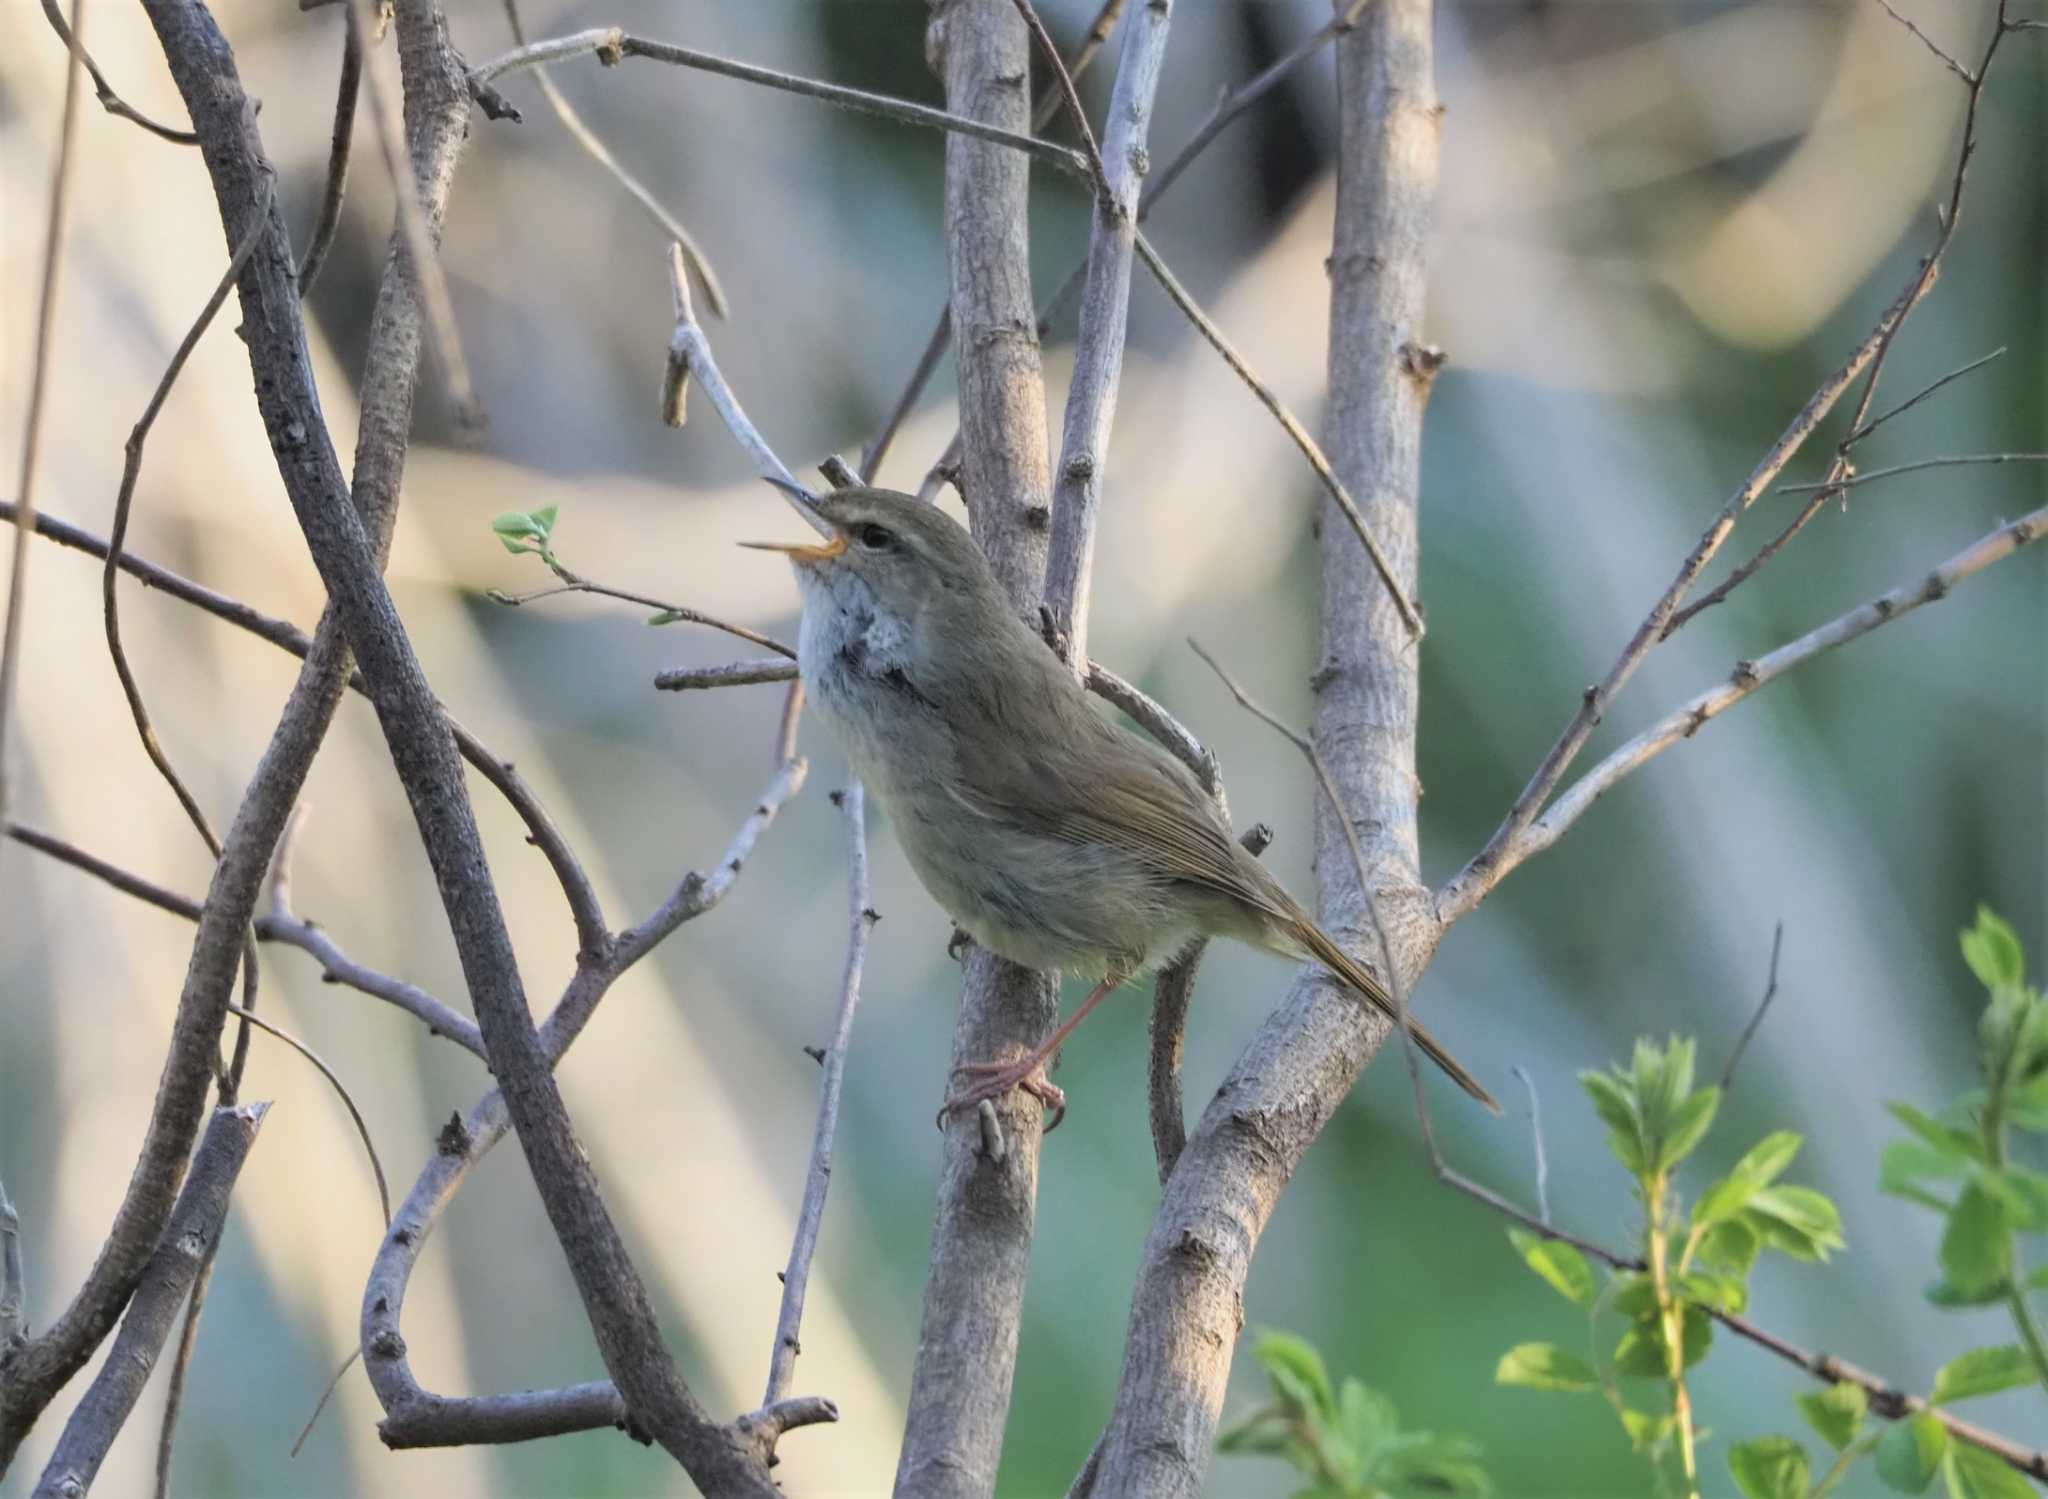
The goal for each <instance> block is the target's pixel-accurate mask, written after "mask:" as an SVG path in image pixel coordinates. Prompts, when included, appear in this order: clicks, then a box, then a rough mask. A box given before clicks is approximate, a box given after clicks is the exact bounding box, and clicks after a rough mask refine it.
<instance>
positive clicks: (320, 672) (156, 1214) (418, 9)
mask: <svg viewBox="0 0 2048 1499" xmlns="http://www.w3.org/2000/svg"><path fill="white" fill-rule="evenodd" d="M397 23H398V51H399V61H400V65H401V67H402V68H403V69H404V70H405V76H406V99H407V111H408V121H407V124H408V131H407V133H408V135H409V137H410V138H411V148H412V156H413V170H414V172H415V174H416V175H417V176H418V178H419V181H420V184H421V197H422V200H423V204H424V206H425V208H426V210H427V217H428V222H429V223H430V224H431V225H432V227H433V229H434V231H435V232H436V233H437V234H438V232H439V229H440V225H441V219H442V215H443V212H444V211H445V209H446V207H447V202H448V189H449V185H450V183H451V181H452V180H453V177H454V172H455V164H456V161H457V159H458V157H459V155H460V153H461V149H462V143H463V140H464V138H465V133H466V129H467V120H468V114H469V92H468V86H467V80H466V79H465V78H464V77H463V76H462V73H461V69H460V63H459V61H450V60H451V59H453V58H454V54H453V52H452V51H451V50H450V49H449V47H448V43H447V25H446V21H445V20H444V19H443V17H442V16H441V14H440V11H439V10H438V8H436V7H434V6H431V5H427V4H419V3H415V4H406V5H401V6H400V7H399V10H398V16H397ZM271 213H272V217H273V220H274V221H275V222H274V223H273V225H272V227H271V229H270V230H269V231H267V232H268V234H269V236H270V237H272V238H273V239H275V240H276V241H277V242H278V243H281V244H287V245H288V244H289V242H290V241H289V238H288V236H287V234H286V231H285V228H284V224H283V220H282V218H281V217H280V216H279V214H280V210H279V209H278V208H277V207H276V206H275V205H273V207H272V210H271ZM234 243H238V241H235V240H233V239H232V238H231V239H230V244H231V245H232V244H234ZM402 253H403V252H402V250H401V249H400V248H399V246H398V244H397V237H396V236H395V235H394V237H393V250H392V264H391V266H390V267H389V269H388V270H387V274H386V275H385V277H384V282H383V285H382V287H381V289H380V290H379V293H378V298H377V307H376V311H375V313H374V314H373V316H372V320H371V325H370V338H369V355H368V359H367V361H366V363H365V366H364V371H363V399H362V425H361V429H360V431H359V433H358V438H357V448H356V484H355V487H354V500H355V504H356V506H357V508H358V509H359V511H360V512H361V514H362V516H363V519H364V523H365V524H366V525H367V526H368V527H369V529H370V531H371V534H372V535H373V536H374V538H375V540H376V545H377V551H378V555H379V556H380V557H381V556H382V555H383V554H384V551H385V550H386V549H387V548H388V546H389V544H390V538H391V528H392V525H393V524H394V522H395V520H396V517H397V508H398V491H399V483H400V480H401V478H402V477H403V474H404V472H405V455H406V444H407V440H408V437H409V435H410V430H411V426H412V408H413V397H414V393H415V391H416V389H417V386H418V377H419V352H420V325H419V313H418V308H417V302H416V298H415V294H414V289H413V279H412V277H411V274H410V267H409V266H407V267H406V268H405V274H394V273H393V272H396V271H398V270H399V269H400V264H399V259H400V256H401V255H402ZM352 667H353V662H352V659H351V657H350V655H349V651H348V646H347V643H346V642H345V641H344V639H343V638H342V633H341V629H340V627H339V624H338V622H337V621H336V620H335V619H334V618H333V617H332V611H331V610H330V611H328V613H326V614H323V615H322V617H321V621H320V628H319V630H318V631H317V632H316V635H315V639H314V644H313V649H312V652H311V653H310V654H309V655H308V657H307V660H306V665H305V667H304V669H303V670H302V671H301V672H300V673H299V678H298V681H297V682H296V683H294V685H293V687H292V692H291V696H290V698H289V699H288V700H287V702H286V705H285V709H284V712H283V714H282V715H281V716H280V718H279V721H278V726H277V729H276V730H275V732H274V733H273V734H272V735H271V740H270V744H269V746H268V747H267V748H266V749H265V751H264V754H263V758H262V760H261V761H259V762H258V764H257V767H256V772H255V774H254V776H253V777H252V778H251V780H250V783H249V788H248V790H247V791H246V792H245V793H244V794H243V798H242V802H241V804H240V806H239V808H238V809H237V811H236V814H235V820H234V824H233V826H232V827H231V828H230V829H229V832H228V837H227V840H226V844H225V846H224V848H223V852H222V856H221V859H220V861H219V862H218V863H217V864H216V866H215V868H214V875H213V881H212V884H211V886H210V888H209V889H208V891H207V898H206V908H205V910H204V911H203V912H202V913H201V915H200V921H199V930H198V932H197V933H196V934H195V935H194V937H193V942H192V958H191V961H190V964H189V965H188V967H187V969H186V974H185V981H184V987H183V989H182V990H181V992H180V995H179V1000H178V1012H177V1019H176V1021H175V1022H174V1024H173V1027H172V1033H171V1046H170V1050H169V1054H168V1056H167V1057H166V1059H165V1063H164V1072H163V1077H162V1079H161V1081H160V1082H159V1083H158V1084H157V1099H156V1104H155V1107H154V1109H153V1110H152V1112H151V1115H150V1124H149V1129H148V1132H147V1134H146V1135H145V1137H144V1140H143V1146H142V1150H141V1152H140V1154H139V1155H138V1157H137V1160H136V1166H135V1172H134V1175H133V1176H132V1177H131V1179H130V1181H129V1186H128V1191H127V1193H126V1194H125V1195H124V1196H123V1198H122V1201H121V1206H120V1208H119V1209H118V1210H117V1212H116V1214H115V1218H114V1223H113V1226H112V1228H111V1229H110V1230H109V1231H108V1235H107V1239H106V1241H105V1243H104V1244H103V1245H102V1247H101V1250H100V1253H99V1256H98V1258H97V1259H96V1260H95V1261H94V1264H93V1267H92V1270H91V1272H90V1273H89V1274H88V1275H87V1277H86V1281H85V1284H84V1286H83V1287H82V1288H81V1289H80V1291H79V1293H78V1295H77V1296H76V1297H75V1298H73V1300H72V1303H71V1305H70V1306H69V1307H68V1308H66V1310H65V1312H64V1313H63V1315H62V1316H61V1317H60V1318H59V1319H58V1320H57V1321H56V1322H55V1323H53V1324H52V1326H51V1327H50V1329H49V1331H48V1332H47V1333H45V1334H44V1335H43V1336H42V1337H39V1338H36V1339H33V1340H31V1341H30V1342H29V1343H27V1344H25V1345H24V1346H23V1347H22V1348H21V1349H20V1350H19V1351H18V1354H17V1356H16V1357H15V1358H14V1359H12V1360H9V1361H8V1362H7V1364H6V1366H5V1367H4V1368H0V1472H4V1471H5V1470H6V1468H7V1465H8V1462H9V1461H10V1459H11V1458H12V1457H13V1454H14V1451H15V1448H16V1447H17V1446H18V1445H19V1444H20V1441H21V1439H22V1438H23V1437H24V1436H25V1435H27V1433H28V1429H29V1427H30V1426H31V1425H32V1424H33V1422H34V1421H35V1419H36V1417H37V1416H38V1415H39V1414H40V1413H41V1411H42V1409H43V1407H44V1406H46V1405H47V1404H48V1403H49V1401H50V1400H51V1398H52V1397H54V1396H55V1394H56V1392H57V1391H58V1390H59V1389H61V1388H62V1387H63V1385H64V1383H65V1382H66V1381H68V1380H69V1379H70V1377H71V1376H72V1375H73V1374H75V1373H76V1372H77V1371H78V1369H79V1368H80V1367H81V1366H82V1365H83V1364H84V1363H85V1361H86V1359H88V1358H89V1357H91V1355H92V1352H93V1350H94V1349H95V1348H97V1347H98V1346H99V1344H100V1342H101V1341H102V1340H103V1339H104V1338H105V1337H106V1335H107V1334H108V1332H110V1331H111V1330H112V1329H113V1326H114V1322H115V1320H116V1319H117V1318H118V1317H119V1316H120V1314H121V1309H122V1307H123V1306H125V1305H126V1303H127V1300H128V1297H129V1296H130V1294H132V1292H133V1289H134V1286H135V1284H136V1282H137V1280H139V1278H140V1277H141V1275H142V1272H143V1268H144V1267H145V1266H146V1265H147V1264H148V1261H149V1257H150V1255H151V1254H152V1253H153V1252H154V1251H155V1248H156V1244H157V1240H158V1238H159V1237H160V1235H161V1233H162V1231H163V1227H164V1224H165V1222H166V1221H167V1219H168V1218H169V1216H170V1212H171V1207H172V1204H173V1202H174V1201H175V1200H176V1193H177V1190H178V1183H179V1181H180V1180H181V1179H182V1178H183V1175H184V1169H185V1158H186V1156H187V1154H188V1153H189V1152H190V1150H191V1148H192V1142H193V1140H194V1138H195V1137H196V1136H197V1134H198V1131H199V1120H200V1115H201V1113H202V1111H203V1110H204V1108H205V1104H206V1091H207V1088H208V1087H209V1085H210V1084H211V1081H212V1076H213V1069H212V1057H213V1053H214V1049H215V1046H216V1044H217V1041H218V1038H219V1036H220V1032H221V1026H222V1024H223V1022H224V1021H225V1020H226V1017H227V1004H228V997H229V995H230V993H231V992H232V989H233V984H234V979H235V974H236V971H237V967H238V964H239V961H240V954H241V940H242V933H243V932H244V931H245V930H246V929H247V926H248V923H249V919H250V917H251V915H252V914H253V913H254V911H255V908H256V901H257V898H258V896H259V894H260V893H261V889H262V882H263V876H264V873H265V871H266V870H267V869H268V868H269V866H270V856H271V851H272V850H273V849H274V848H275V847H276V846H277V840H278V838H279V836H280V835H281V834H282V833H283V831H284V824H285V819H286V818H288V817H289V816H290V815H291V809H292V806H293V805H294V803H296V801H297V800H298V795H299V790H300V788H301V787H302V786H303V785H304V784H305V779H306V775H307V773H308V771H310V770H311V768H312V764H313V760H314V757H315V756H316V755H317V754H318V753H319V750H320V745H321V743H322V741H323V740H324V739H325V738H326V736H327V728H328V725H329V724H330V723H331V722H332V721H333V718H334V711H335V708H336V706H337V705H338V704H339V702H340V701H341V695H342V693H343V691H345V690H346V686H347V683H348V679H349V674H350V671H351V669H352Z"/></svg>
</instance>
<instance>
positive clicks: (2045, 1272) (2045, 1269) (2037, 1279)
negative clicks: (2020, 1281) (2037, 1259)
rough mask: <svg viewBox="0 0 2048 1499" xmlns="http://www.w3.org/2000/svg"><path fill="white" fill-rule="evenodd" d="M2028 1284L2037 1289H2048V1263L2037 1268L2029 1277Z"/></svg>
mask: <svg viewBox="0 0 2048 1499" xmlns="http://www.w3.org/2000/svg"><path fill="white" fill-rule="evenodd" d="M2027 1285H2028V1286H2029V1287H2030V1288H2031V1289H2033V1290H2036V1291H2048V1265H2042V1266H2039V1267H2038V1268H2036V1269H2035V1271H2034V1273H2033V1274H2031V1275H2029V1276H2028V1277H2027Z"/></svg>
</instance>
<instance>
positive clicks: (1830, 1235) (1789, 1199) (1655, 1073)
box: [1494, 1037, 1843, 1490]
mask: <svg viewBox="0 0 2048 1499" xmlns="http://www.w3.org/2000/svg"><path fill="white" fill-rule="evenodd" d="M1694 1060H1695V1047H1694V1044H1693V1042H1692V1041H1691V1040H1689V1039H1683V1038H1676V1037H1674V1038H1673V1039H1672V1040H1670V1041H1669V1042H1668V1043H1666V1044H1665V1045H1662V1046H1659V1045H1658V1044H1657V1043H1655V1042H1653V1041H1650V1040H1642V1041H1639V1042H1637V1043H1636V1048H1635V1054H1634V1056H1633V1057H1632V1058H1631V1059H1630V1063H1629V1065H1628V1066H1626V1067H1619V1066H1618V1067H1615V1068H1613V1069H1612V1070H1611V1071H1608V1072H1588V1073H1583V1074H1581V1076H1580V1082H1581V1083H1582V1084H1583V1085H1584V1087H1585V1089H1586V1092H1587V1094H1588V1095H1589V1096H1590V1097H1591V1099H1592V1101H1593V1108H1594V1110H1595V1112H1596V1113H1598V1115H1599V1116H1600V1119H1601V1121H1602V1122H1603V1123H1604V1124H1606V1126H1607V1143H1608V1146H1609V1148H1610V1149H1611V1150H1612V1151H1613V1153H1614V1156H1615V1159H1616V1160H1617V1161H1619V1162H1620V1163H1621V1165H1622V1167H1623V1168H1624V1169H1625V1170H1627V1171H1628V1173H1629V1174H1630V1175H1631V1176H1632V1177H1633V1178H1634V1179H1635V1186H1636V1192H1637V1195H1638V1197H1639V1198H1640V1199H1641V1201H1642V1203H1643V1206H1644V1210H1645V1211H1644V1229H1643V1240H1642V1244H1641V1246H1640V1252H1641V1260H1640V1268H1626V1269H1620V1270H1613V1271H1610V1272H1609V1273H1608V1277H1607V1284H1606V1286H1605V1287H1604V1289H1603V1288H1602V1287H1601V1285H1600V1283H1599V1279H1598V1277H1597V1276H1596V1275H1595V1273H1594V1271H1593V1268H1592V1266H1591V1265H1590V1264H1588V1262H1587V1260H1586V1257H1585V1256H1584V1255H1583V1254H1581V1253H1580V1252H1579V1250H1577V1249H1576V1248H1574V1247H1573V1246H1572V1245H1570V1244H1567V1243H1564V1242H1563V1241H1561V1240H1557V1239H1549V1238H1545V1237H1543V1236H1542V1235H1540V1234H1535V1233H1529V1232H1526V1231H1524V1230H1522V1229H1511V1230H1509V1233H1508V1238H1509V1240H1510V1242H1511V1243H1512V1244H1513V1245H1514V1247H1515V1250H1516V1252H1517V1253H1519V1254H1520V1255H1521V1257H1522V1259H1523V1260H1524V1262H1526V1263H1527V1264H1528V1266H1529V1268H1530V1269H1532V1270H1534V1271H1535V1272H1536V1274H1537V1275H1539V1276H1541V1277H1542V1278H1543V1280H1544V1281H1545V1282H1546V1283H1547V1284H1549V1285H1550V1286H1551V1287H1552V1288H1553V1289H1555V1290H1556V1291H1557V1292H1558V1293H1559V1294H1560V1295H1562V1296H1563V1297H1565V1299H1566V1300H1568V1301H1571V1302H1573V1303H1575V1304H1577V1305H1580V1306H1583V1307H1585V1308H1586V1309H1587V1327H1588V1344H1589V1347H1588V1352H1589V1354H1590V1357H1580V1356H1579V1355H1578V1354H1576V1353H1573V1352H1571V1351H1570V1350H1568V1349H1565V1348H1563V1347H1560V1346H1558V1345H1557V1344H1555V1343H1524V1344H1522V1345H1521V1346H1519V1347H1516V1348H1512V1349H1510V1350H1509V1351H1508V1352H1507V1353H1506V1354H1505V1355H1504V1356H1503V1357H1502V1359H1501V1361H1500V1365H1499V1367H1498V1368H1497V1369H1496V1371H1495V1376H1494V1377H1495V1378H1496V1379H1497V1380H1498V1381H1499V1382H1500V1383H1502V1384H1510V1385H1521V1386H1525V1387H1527V1388H1531V1389H1540V1390H1561V1391H1568V1392H1588V1393H1591V1392H1597V1393H1600V1394H1603V1395H1604V1396H1605V1397H1606V1399H1607V1401H1608V1403H1609V1405H1610V1406H1612V1407H1613V1409H1614V1412H1615V1415H1616V1417H1617V1418H1618V1419H1619V1421H1620V1422H1621V1425H1622V1428H1623V1430H1624V1431H1626V1433H1627V1434H1628V1437H1629V1440H1630V1442H1631V1443H1633V1444H1634V1446H1635V1448H1636V1450H1638V1451H1639V1452H1642V1453H1644V1454H1645V1455H1646V1456H1647V1457H1649V1458H1650V1460H1651V1461H1652V1462H1653V1463H1654V1464H1655V1465H1656V1466H1657V1471H1658V1474H1659V1479H1660V1482H1661V1481H1662V1477H1663V1473H1664V1469H1665V1465H1666V1463H1667V1461H1668V1459H1669V1457H1670V1455H1671V1454H1672V1452H1673V1451H1674V1449H1676V1450H1677V1451H1678V1452H1679V1453H1680V1456H1681V1460H1682V1462H1683V1465H1684V1470H1685V1483H1686V1488H1687V1489H1688V1490H1692V1489H1694V1488H1695V1487H1696V1484H1697V1478H1696V1474H1695V1472H1694V1463H1693V1447H1694V1444H1695V1442H1696V1441H1699V1440H1704V1436H1705V1434H1704V1433H1700V1432H1696V1431H1695V1430H1694V1429H1693V1427H1692V1424H1691V1413H1690V1407H1689V1403H1688V1401H1687V1398H1686V1394H1685V1370H1687V1369H1689V1368H1691V1367H1692V1366H1693V1365H1694V1364H1696V1363H1698V1362H1699V1361H1700V1360H1701V1359H1703V1358H1705V1357H1706V1355H1707V1350H1708V1348H1709V1347H1710V1346H1711V1344H1712V1342H1713V1332H1714V1323H1713V1316H1712V1314H1713V1313H1714V1312H1716V1311H1722V1312H1741V1311H1743V1310H1744V1309H1745V1308H1746V1307H1747V1306H1748V1304H1749V1277H1750V1272H1751V1271H1752V1270H1753V1269H1754V1268H1755V1265H1756V1262H1757V1259H1758V1257H1759V1256H1760V1255H1761V1254H1762V1253H1763V1252H1764V1251H1765V1250H1774V1251H1776V1252H1778V1253H1780V1254H1785V1255H1788V1256H1790V1257H1792V1258H1793V1259H1797V1260H1808V1261H1817V1260H1825V1259H1826V1258H1827V1256H1828V1254H1829V1252H1830V1251H1832V1250H1835V1249H1839V1248H1841V1247H1842V1245H1843V1239H1842V1221H1841V1214H1840V1213H1839V1212H1838V1211H1837V1210H1836V1208H1835V1205H1834V1203H1832V1202H1831V1201H1829V1199H1828V1198H1827V1197H1825V1196H1824V1195H1822V1194H1821V1193H1819V1192H1817V1191H1815V1190H1813V1189H1812V1188H1811V1187H1802V1186H1794V1185H1791V1184H1789V1183H1786V1182H1782V1181H1780V1180H1779V1178H1780V1177H1781V1176H1782V1175H1783V1174H1784V1172H1785V1170H1786V1168H1787V1167H1789V1166H1790V1165H1791V1164H1792V1160H1793V1158H1794V1156H1796V1155H1797V1154H1798V1152H1799V1146H1800V1143H1801V1142H1800V1137H1799V1136H1798V1135H1797V1134H1794V1133H1792V1132H1791V1131H1789V1130H1781V1131H1779V1132H1777V1133H1775V1134H1772V1135H1768V1136H1766V1137H1765V1138H1764V1139H1762V1140H1761V1141H1759V1142H1758V1143H1757V1144H1756V1145H1755V1146H1754V1147H1753V1148H1752V1149H1751V1150H1750V1151H1749V1152H1748V1153H1747V1154H1746V1155H1744V1156H1743V1157H1742V1159H1741V1160H1740V1161H1738V1162H1736V1164H1735V1168H1734V1169H1733V1170H1732V1171H1730V1172H1729V1173H1728V1174H1727V1175H1726V1176H1724V1177H1722V1178H1721V1179H1720V1180H1718V1181H1715V1182H1713V1183H1711V1184H1710V1185H1708V1186H1707V1187H1706V1188H1705V1190H1703V1191H1701V1192H1700V1193H1699V1194H1698V1195H1697V1196H1696V1197H1694V1198H1693V1199H1692V1202H1691V1205H1690V1207H1689V1208H1688V1206H1687V1205H1686V1203H1685V1201H1684V1199H1683V1198H1682V1197H1681V1195H1680V1194H1679V1193H1678V1192H1677V1191H1676V1189H1675V1188H1674V1186H1673V1177H1674V1173H1675V1172H1676V1171H1677V1169H1678V1167H1679V1166H1680V1165H1681V1163H1683V1162H1684V1161H1685V1160H1686V1158H1687V1157H1688V1156H1690V1155H1691V1154H1692V1153H1693V1151H1694V1150H1696V1149H1697V1148H1698V1146H1699V1144H1700V1142H1701V1140H1703V1139H1704V1138H1705V1137H1706V1134H1707V1131H1708V1130H1709V1129H1710V1128H1711V1127H1712V1125H1713V1122H1714V1114H1715V1111H1716V1109H1717V1108H1718V1107H1719V1104H1720V1090H1719V1089H1718V1088H1715V1087H1712V1086H1708V1087H1701V1088H1695V1087H1694V1086H1693V1073H1694ZM1610 1313H1611V1314H1614V1315H1617V1316H1619V1317H1620V1319H1621V1321H1622V1324H1623V1325H1622V1330H1621V1333H1620V1336H1619V1338H1618V1340H1617V1341H1616V1342H1614V1344H1613V1345H1612V1349H1611V1351H1610V1352H1609V1353H1607V1354H1606V1356H1605V1357H1604V1358H1603V1357H1602V1356H1601V1354H1600V1352H1599V1349H1600V1348H1601V1347H1602V1346H1603V1344H1604V1342H1605V1339H1604V1337H1603V1335H1602V1329H1601V1318H1602V1316H1603V1314H1610ZM1674 1335H1675V1338H1676V1342H1677V1345H1678V1347H1677V1353H1676V1356H1675V1357H1674V1355H1673V1349H1672V1343H1673V1339H1674ZM1637 1380H1654V1381H1656V1382H1657V1383H1658V1384H1659V1385H1661V1386H1662V1393H1661V1394H1659V1395H1657V1396H1655V1397H1653V1399H1652V1402H1651V1403H1645V1401H1644V1399H1643V1398H1641V1396H1640V1394H1639V1392H1640V1390H1641V1389H1642V1386H1640V1385H1638V1384H1631V1383H1624V1381H1637Z"/></svg>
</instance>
